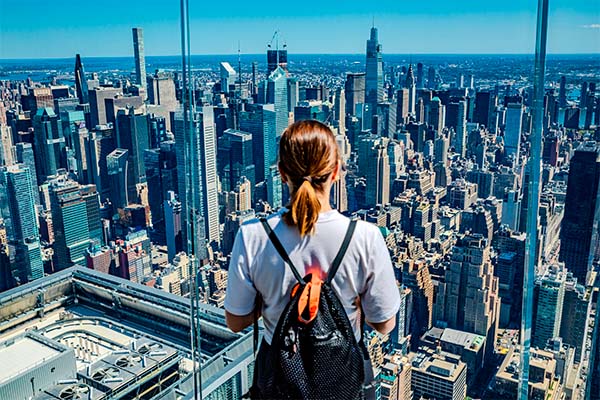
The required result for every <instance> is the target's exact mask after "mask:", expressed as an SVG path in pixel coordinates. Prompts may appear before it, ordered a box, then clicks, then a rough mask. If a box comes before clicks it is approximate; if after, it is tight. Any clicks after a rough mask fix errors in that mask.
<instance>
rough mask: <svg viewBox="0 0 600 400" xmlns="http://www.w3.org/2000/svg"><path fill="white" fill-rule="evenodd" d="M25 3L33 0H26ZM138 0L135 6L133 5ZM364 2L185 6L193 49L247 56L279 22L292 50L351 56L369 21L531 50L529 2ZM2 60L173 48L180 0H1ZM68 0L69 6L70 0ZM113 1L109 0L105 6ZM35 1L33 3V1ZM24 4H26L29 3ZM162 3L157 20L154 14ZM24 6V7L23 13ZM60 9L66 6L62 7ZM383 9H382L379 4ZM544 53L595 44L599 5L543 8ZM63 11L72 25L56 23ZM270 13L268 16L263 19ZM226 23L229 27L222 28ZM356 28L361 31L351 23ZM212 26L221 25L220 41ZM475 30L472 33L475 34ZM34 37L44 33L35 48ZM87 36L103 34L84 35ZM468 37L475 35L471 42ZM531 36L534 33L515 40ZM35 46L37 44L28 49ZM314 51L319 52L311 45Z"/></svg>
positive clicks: (394, 31) (397, 30)
mask: <svg viewBox="0 0 600 400" xmlns="http://www.w3.org/2000/svg"><path fill="white" fill-rule="evenodd" d="M29 3H31V2H29ZM138 3H139V6H140V7H135V5H136V4H138ZM388 3H391V2H388V1H383V2H380V3H378V5H377V7H371V4H366V3H362V2H358V1H351V2H350V3H346V4H345V5H344V8H343V9H342V8H341V7H340V6H339V4H335V2H325V3H320V7H321V8H320V10H318V11H319V12H318V13H315V11H314V10H313V9H310V10H303V9H296V8H293V7H291V6H286V5H279V4H276V3H275V2H265V3H264V6H263V7H256V6H255V5H254V4H251V3H247V4H246V3H244V2H233V3H231V8H230V10H231V12H230V13H228V14H225V13H224V12H223V9H222V8H220V7H218V6H217V5H211V4H209V5H203V6H202V9H200V8H199V7H198V6H196V5H194V4H192V5H191V6H190V16H191V21H190V31H191V34H192V40H191V52H192V54H211V55H222V54H235V53H236V52H237V50H238V44H239V45H240V47H241V51H242V52H243V53H245V54H256V53H262V52H263V51H264V50H265V49H266V45H267V43H268V41H269V40H270V39H271V37H272V35H273V32H274V31H275V30H280V31H281V33H282V40H283V41H285V42H287V44H288V45H289V49H290V50H291V53H296V54H310V53H313V54H314V53H320V54H356V53H362V52H364V48H363V46H364V44H363V45H361V44H362V42H363V40H364V38H363V36H364V34H363V31H364V30H366V29H368V28H370V27H371V26H372V24H373V22H374V23H375V24H376V25H377V27H378V28H379V31H380V41H381V42H382V43H385V46H384V47H383V53H384V54H405V53H406V54H532V53H533V43H534V40H533V39H534V34H535V2H533V1H531V2H525V3H524V2H519V1H516V0H511V1H510V2H509V3H510V4H507V3H506V2H502V3H500V2H498V3H496V2H494V3H490V2H486V3H485V4H479V2H476V1H471V0H469V1H464V2H462V4H460V5H456V4H450V3H447V4H446V3H445V2H443V1H438V0H436V1H434V2H433V3H431V4H430V7H428V9H427V12H425V11H424V10H423V9H422V7H421V6H420V5H415V4H401V5H398V4H388ZM2 4H3V7H2V8H3V9H4V10H6V11H8V12H3V13H2V14H1V15H0V26H1V28H0V31H1V33H2V35H0V58H3V59H23V58H31V55H32V54H34V53H35V54H36V55H37V56H38V58H64V57H69V56H71V55H73V54H75V53H82V54H86V55H88V56H94V57H101V56H114V57H118V56H124V55H129V54H131V44H130V43H129V41H128V39H129V38H130V36H131V27H132V26H139V27H142V28H143V29H144V31H145V36H146V38H145V42H146V55H150V56H152V55H175V54H178V53H179V52H180V36H179V28H180V26H179V7H178V6H176V5H174V6H173V7H165V6H164V5H163V6H161V3H159V2H156V1H150V2H144V3H143V4H142V3H141V2H139V0H135V1H133V2H132V4H131V7H130V9H136V10H138V11H139V12H138V13H137V14H136V15H135V17H132V16H130V15H128V14H127V13H120V14H121V15H119V13H113V14H111V15H110V16H109V17H108V16H106V15H105V14H104V13H90V12H89V11H90V10H87V9H86V8H85V7H84V8H80V7H77V6H76V4H75V2H74V1H72V0H69V1H68V2H67V4H64V5H63V7H61V8H60V9H54V8H52V6H51V5H50V4H35V5H33V4H27V2H26V4H21V3H17V2H14V1H12V0H2ZM69 4H71V5H72V7H70V6H69ZM113 4H114V6H115V7H117V8H118V7H119V6H120V4H118V3H117V2H116V1H114V0H108V1H107V2H105V4H103V9H105V10H109V9H112V7H111V5H113ZM34 6H35V8H34ZM17 7H18V10H19V12H21V13H25V14H29V16H28V23H27V24H22V23H20V21H19V19H15V18H11V17H10V16H11V15H14V13H12V12H11V10H13V9H14V10H15V12H16V10H17ZM28 7H29V8H28ZM158 9H160V15H161V19H160V20H158V21H157V20H156V18H154V15H153V13H154V12H156V11H157V10H158ZM28 10H29V11H30V12H29V13H27V11H28ZM65 10H67V11H66V12H65ZM384 10H385V11H384ZM549 11H550V12H549V26H550V29H549V38H548V52H549V53H556V54H590V53H599V52H600V11H599V9H598V7H596V4H595V1H594V0H576V1H567V0H560V1H556V2H553V3H552V5H551V8H550V10H549ZM65 18H67V19H68V20H69V25H68V26H67V25H65V24H64V23H63V21H64V20H65ZM266 19H268V23H265V20H266ZM228 27H231V29H228ZM357 27H361V29H357ZM214 32H219V35H218V40H215V39H214V37H215V36H214ZM474 35H476V36H474ZM40 37H44V38H46V42H45V45H44V46H39V45H38V44H37V43H38V40H39V38H40ZM89 37H99V38H100V37H101V38H103V40H102V41H98V42H96V43H90V42H89V41H87V38H89ZM473 37H477V38H478V40H477V41H474V40H473ZM524 37H529V38H531V40H522V39H523V38H524ZM33 49H35V50H33ZM315 50H316V51H315Z"/></svg>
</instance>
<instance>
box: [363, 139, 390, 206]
mask: <svg viewBox="0 0 600 400" xmlns="http://www.w3.org/2000/svg"><path fill="white" fill-rule="evenodd" d="M366 177H367V182H368V183H367V199H366V200H367V204H368V205H370V206H376V205H378V204H381V205H385V204H387V203H389V201H390V159H389V157H388V152H387V146H386V145H385V144H383V143H377V144H375V145H374V146H373V147H372V148H371V149H370V151H369V158H368V162H367V171H366Z"/></svg>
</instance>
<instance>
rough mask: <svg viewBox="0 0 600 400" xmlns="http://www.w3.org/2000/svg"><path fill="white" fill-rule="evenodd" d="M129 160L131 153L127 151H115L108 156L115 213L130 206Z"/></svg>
mask: <svg viewBox="0 0 600 400" xmlns="http://www.w3.org/2000/svg"><path fill="white" fill-rule="evenodd" d="M128 159H129V151H128V150H127V149H115V150H114V151H112V152H111V153H110V154H109V155H107V156H106V167H107V172H108V176H109V179H110V200H111V201H112V204H113V211H114V212H116V211H117V209H118V208H125V207H127V205H128V204H129V195H128V193H129V190H127V188H128V186H129V184H128V179H129V172H128V171H127V169H128Z"/></svg>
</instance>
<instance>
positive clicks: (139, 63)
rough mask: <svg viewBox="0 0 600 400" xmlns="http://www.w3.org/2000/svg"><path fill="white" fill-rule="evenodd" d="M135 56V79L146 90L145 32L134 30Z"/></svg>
mask: <svg viewBox="0 0 600 400" xmlns="http://www.w3.org/2000/svg"><path fill="white" fill-rule="evenodd" d="M131 31H132V33H133V54H134V56H135V79H136V82H135V83H137V84H138V85H140V86H141V87H143V88H146V56H145V55H144V30H143V29H142V28H132V30H131Z"/></svg>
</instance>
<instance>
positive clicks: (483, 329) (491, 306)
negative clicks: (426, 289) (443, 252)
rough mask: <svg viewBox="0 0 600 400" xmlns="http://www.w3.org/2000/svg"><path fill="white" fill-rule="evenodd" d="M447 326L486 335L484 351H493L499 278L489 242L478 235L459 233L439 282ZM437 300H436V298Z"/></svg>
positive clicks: (442, 316)
mask: <svg viewBox="0 0 600 400" xmlns="http://www.w3.org/2000/svg"><path fill="white" fill-rule="evenodd" d="M438 296H441V299H440V303H442V302H443V306H444V311H443V313H440V314H441V315H440V318H441V319H443V321H445V322H447V323H448V327H450V328H453V329H459V330H464V331H467V332H471V333H476V334H478V335H483V336H485V337H486V354H492V353H493V349H494V343H495V340H496V331H497V328H498V320H499V313H500V298H499V297H498V278H497V277H495V276H494V266H493V264H492V261H491V258H490V245H489V243H488V241H487V240H486V239H485V238H484V237H483V236H482V235H479V234H472V235H461V236H459V237H458V240H457V242H456V245H455V246H454V248H453V249H452V258H451V262H450V267H449V268H448V269H447V270H446V281H445V282H444V283H443V284H441V287H440V291H439V294H438ZM436 302H437V300H436Z"/></svg>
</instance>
